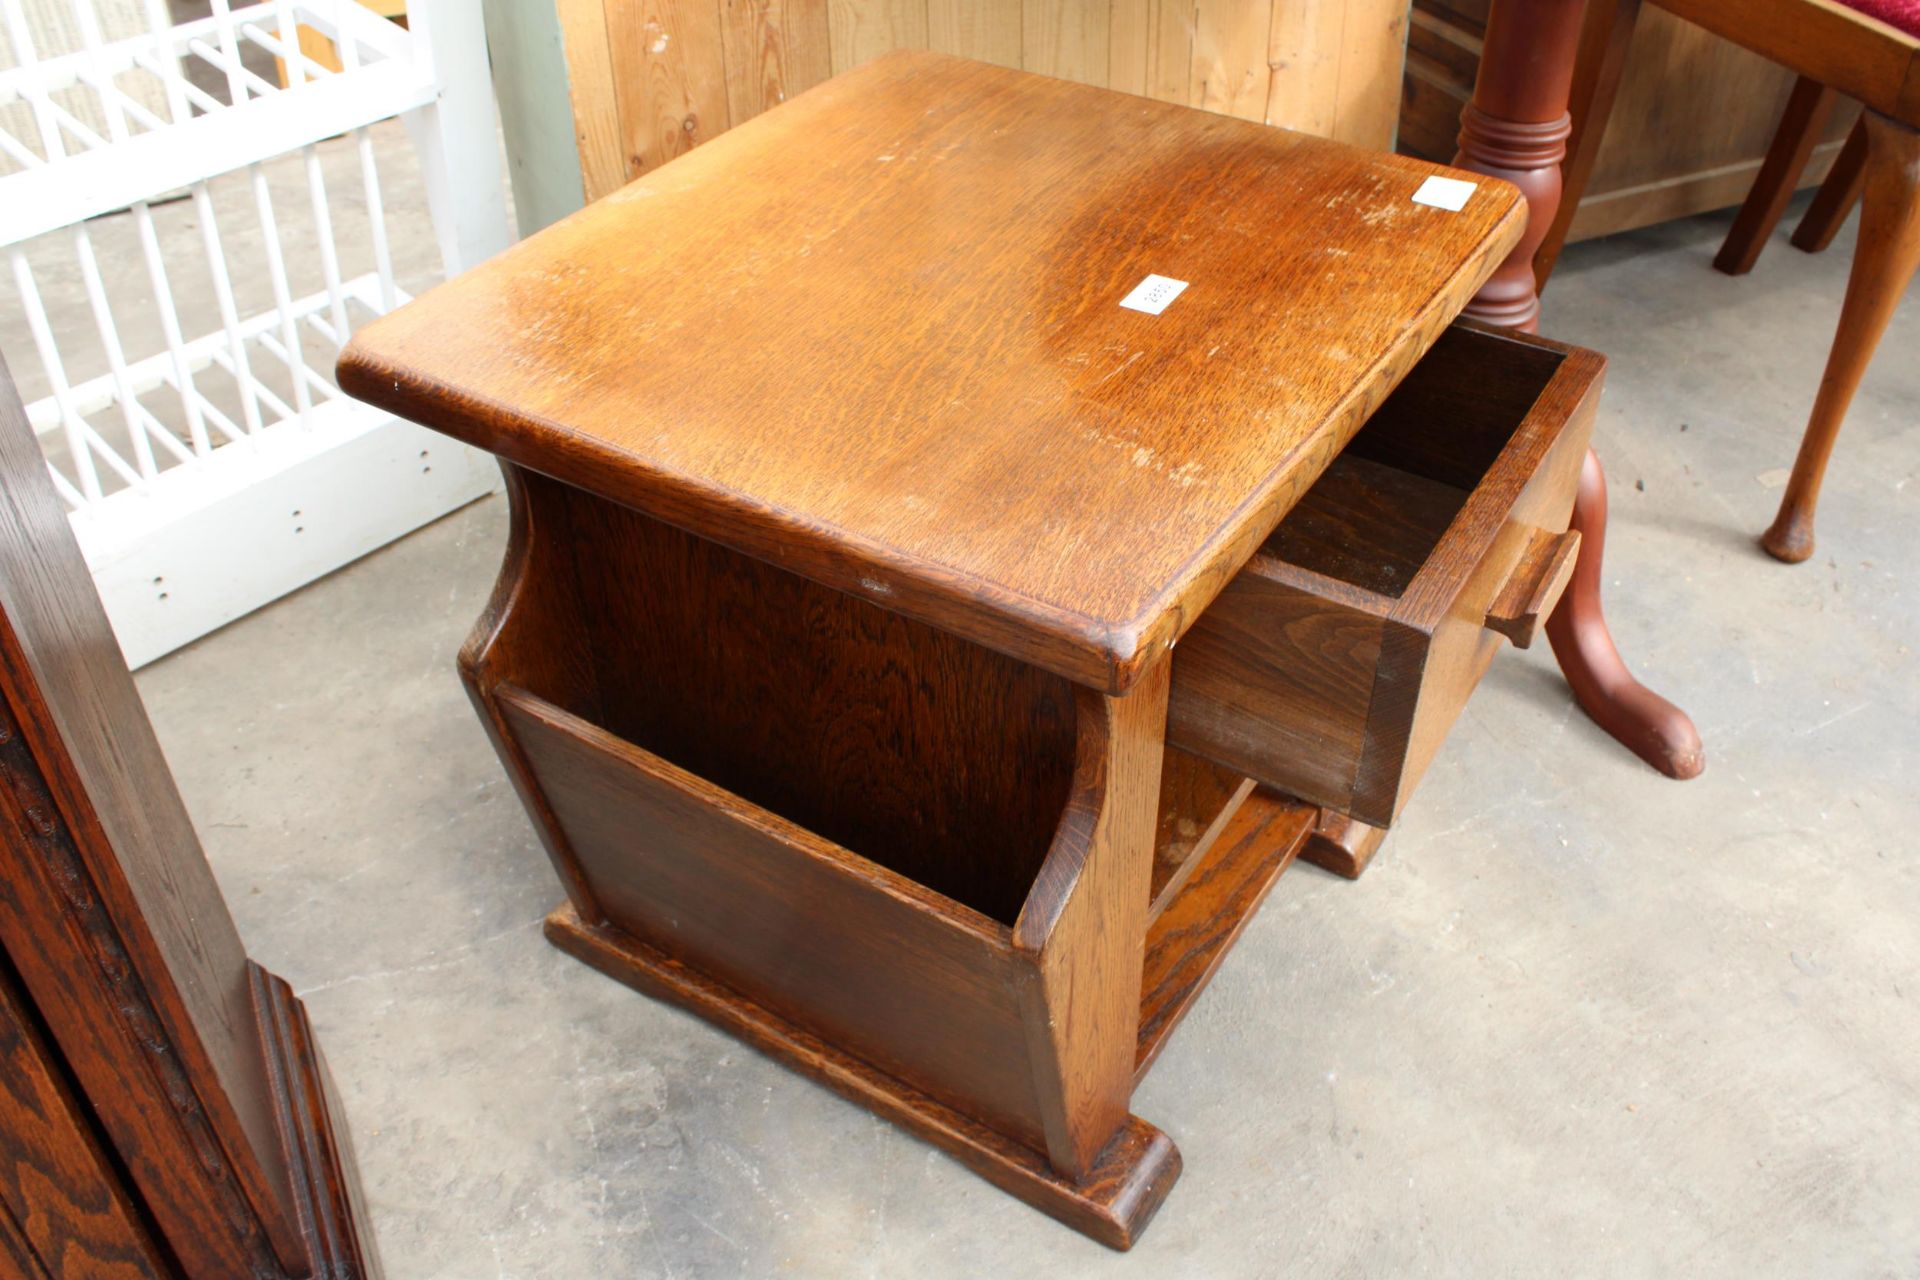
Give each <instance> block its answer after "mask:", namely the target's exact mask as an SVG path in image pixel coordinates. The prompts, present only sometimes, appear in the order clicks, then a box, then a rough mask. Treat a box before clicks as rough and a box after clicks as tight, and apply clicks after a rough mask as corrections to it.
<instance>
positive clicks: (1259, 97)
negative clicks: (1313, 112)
mask: <svg viewBox="0 0 1920 1280" xmlns="http://www.w3.org/2000/svg"><path fill="white" fill-rule="evenodd" d="M1291 2H1292V0H1282V3H1291ZM1272 29H1273V8H1272V6H1271V5H1268V4H1265V3H1252V4H1249V3H1248V2H1247V0H1198V3H1196V4H1195V5H1194V27H1193V73H1192V78H1191V80H1190V82H1189V84H1188V89H1187V101H1188V102H1189V103H1191V104H1192V105H1193V106H1196V107H1204V108H1206V109H1207V110H1208V111H1219V112H1223V113H1225V114H1227V115H1232V116H1239V117H1240V118H1241V119H1243V120H1264V119H1266V115H1267V89H1268V85H1269V83H1270V81H1271V80H1272V75H1271V73H1270V72H1269V71H1268V69H1267V38H1268V36H1269V35H1270V34H1271V32H1272Z"/></svg>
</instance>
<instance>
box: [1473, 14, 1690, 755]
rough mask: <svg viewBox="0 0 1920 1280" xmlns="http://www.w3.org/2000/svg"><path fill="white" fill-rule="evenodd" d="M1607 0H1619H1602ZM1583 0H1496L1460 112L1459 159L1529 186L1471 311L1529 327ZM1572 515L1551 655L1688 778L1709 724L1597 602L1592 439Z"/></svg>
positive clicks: (1599, 515)
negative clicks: (1634, 657) (1630, 657)
mask: <svg viewBox="0 0 1920 1280" xmlns="http://www.w3.org/2000/svg"><path fill="white" fill-rule="evenodd" d="M1600 2H1601V3H1608V2H1610V0H1600ZM1585 7H1586V0H1493V6H1492V9H1491V10H1490V11H1489V13H1488V15H1487V39H1486V45H1485V49H1484V52H1483V53H1482V54H1481V58H1480V74H1479V78H1478V79H1477V80H1476V81H1475V83H1474V87H1473V101H1472V102H1470V103H1469V104H1467V108H1466V110H1465V111H1463V112H1462V113H1461V116H1460V154H1459V156H1458V157H1456V158H1455V161H1454V163H1455V164H1457V165H1459V166H1460V167H1461V168H1464V169H1471V170H1473V171H1474V172H1476V173H1484V174H1488V175H1491V176H1493V177H1497V178H1504V179H1506V180H1507V181H1508V182H1511V183H1513V184H1514V185H1515V186H1517V187H1519V188H1520V190H1521V192H1522V193H1523V194H1525V196H1526V197H1527V209H1528V214H1529V225H1528V228H1527V234H1526V235H1524V236H1523V237H1521V239H1520V243H1519V244H1518V245H1516V246H1514V250H1513V252H1512V253H1511V254H1510V255H1509V256H1508V257H1507V260H1506V261H1505V262H1504V263H1502V264H1501V265H1500V268H1499V270H1497V271H1495V272H1494V273H1493V276H1492V277H1491V278H1490V279H1489V280H1488V281H1487V283H1486V285H1485V286H1484V287H1483V288H1482V289H1481V290H1480V292H1479V294H1478V295H1476V296H1475V297H1474V299H1473V301H1472V302H1470V303H1468V304H1467V309H1466V314H1467V315H1469V316H1471V317H1473V318H1474V319H1476V320H1483V321H1486V322H1487V323H1490V324H1498V325H1506V326H1509V327H1512V328H1516V329H1524V330H1527V331H1529V332H1531V331H1533V330H1535V329H1537V328H1538V327H1539V322H1540V298H1539V294H1538V293H1537V292H1536V290H1535V287H1534V275H1533V258H1534V253H1535V251H1536V250H1537V249H1538V248H1539V246H1540V243H1541V241H1542V240H1543V239H1545V237H1546V234H1547V228H1548V227H1550V226H1551V225H1552V224H1553V219H1554V215H1555V213H1557V212H1558V210H1559V207H1560V163H1561V161H1562V160H1563V159H1565V157H1566V149H1567V135H1568V134H1569V133H1570V132H1571V119H1570V117H1569V116H1568V114H1567V99H1568V96H1569V94H1570V93H1571V92H1572V88H1573V64H1574V57H1575V55H1576V54H1577V53H1578V51H1579V46H1580V26H1581V19H1582V15H1583V12H1584V10H1585ZM1573 527H1574V528H1576V529H1578V530H1579V531H1580V538H1581V542H1580V562H1579V565H1578V566H1577V567H1576V568H1575V570H1574V576H1573V581H1572V583H1571V584H1569V586H1568V587H1567V593H1566V595H1564V596H1562V597H1561V600H1560V607H1559V608H1558V609H1557V610H1556V611H1555V612H1554V615H1553V617H1552V618H1551V619H1549V621H1548V623H1547V636H1548V638H1549V639H1550V640H1551V641H1552V642H1553V654H1554V657H1555V658H1557V659H1559V662H1560V669H1561V670H1562V671H1563V672H1565V673H1566V677H1567V683H1568V684H1570V685H1572V686H1573V695H1574V698H1575V699H1576V700H1577V701H1578V702H1579V703H1580V706H1581V709H1582V710H1584V711H1585V712H1586V713H1587V714H1588V715H1589V716H1591V717H1592V718H1593V721H1594V723H1596V724H1598V725H1599V726H1600V727H1601V728H1602V729H1605V730H1606V731H1607V732H1608V733H1610V734H1612V735H1613V736H1614V737H1615V738H1617V739H1619V740H1620V742H1621V743H1622V744H1623V745H1624V746H1626V747H1627V749H1628V750H1630V751H1632V752H1633V753H1634V754H1635V755H1637V756H1639V757H1640V758H1641V759H1642V760H1645V761H1646V762H1647V763H1648V764H1650V765H1652V766H1653V767H1654V768H1656V769H1658V770H1660V772H1662V773H1664V774H1666V775H1667V776H1668V777H1671V778H1691V777H1693V776H1694V775H1696V774H1698V773H1699V772H1700V770H1701V769H1702V768H1703V767H1704V766H1705V763H1706V756H1705V753H1704V752H1703V751H1702V749H1701V746H1700V734H1699V732H1698V731H1697V730H1696V729H1695V728H1694V727H1693V721H1692V720H1690V719H1688V718H1687V714H1686V712H1684V711H1682V710H1680V708H1678V707H1676V706H1674V705H1673V704H1672V703H1671V702H1668V701H1667V700H1666V699H1665V698H1662V697H1661V696H1660V695H1659V694H1657V693H1654V692H1653V691H1652V690H1651V689H1648V688H1647V687H1646V686H1645V685H1643V684H1641V683H1640V682H1639V681H1638V680H1635V679H1634V678H1633V674H1632V673H1631V672H1630V671H1628V670H1627V666H1626V663H1624V662H1622V661H1621V659H1620V651H1619V650H1618V649H1616V648H1615V647H1614V643H1613V637H1612V635H1611V634H1610V633H1609V632H1608V630H1607V621H1606V617H1605V615H1604V614H1603V613H1602V611H1601V607H1600V557H1601V554H1602V552H1603V550H1604V549H1605V545H1606V530H1607V485H1606V477H1605V475H1604V473H1603V472H1602V471H1601V469H1600V459H1599V457H1598V455H1596V454H1594V453H1593V452H1592V451H1591V450H1589V451H1588V453H1587V461H1586V467H1585V470H1584V471H1583V472H1582V473H1581V477H1580V495H1579V497H1578V499H1577V500H1576V501H1575V503H1574V509H1573Z"/></svg>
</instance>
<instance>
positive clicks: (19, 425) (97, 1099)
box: [0, 366, 377, 1280]
mask: <svg viewBox="0 0 1920 1280" xmlns="http://www.w3.org/2000/svg"><path fill="white" fill-rule="evenodd" d="M0 686H3V688H0V695H3V696H0V766H4V767H0V836H3V837H4V840H0V873H4V874H0V881H4V883H5V885H6V890H7V891H6V892H5V893H0V944H3V945H4V946H5V948H6V950H7V953H8V955H9V956H10V957H11V959H12V961H13V964H14V966H15V967H16V969H17V971H18V973H19V977H20V981H21V985H22V988H23V990H24V991H25V992H26V993H27V995H28V996H29V997H30V998H31V999H32V1001H33V1003H34V1005H35V1007H36V1009H37V1011H38V1013H39V1016H40V1017H41V1018H42V1019H43V1021H44V1024H45V1026H46V1029H47V1032H48V1035H49V1037H50V1039H51V1041H52V1043H53V1044H54V1045H55V1046H56V1047H57V1049H58V1051H59V1053H60V1055H61V1057H62V1058H63V1060H64V1061H65V1062H66V1064H67V1067H68V1070H69V1071H70V1072H71V1075H72V1078H73V1081H74V1083H75V1086H76V1088H77V1089H78V1090H79V1091H80V1092H81V1093H82V1094H84V1095H85V1097H86V1099H87V1102H88V1104H89V1106H90V1109H91V1111H92V1113H93V1114H94V1115H95V1116H96V1117H97V1118H98V1121H99V1124H100V1127H101V1131H102V1132H103V1133H104V1135H105V1137H106V1140H107V1142H108V1143H109V1145H110V1146H111V1148H112V1149H113V1151H114V1152H115V1153H116V1155H117V1157H118V1161H119V1165H120V1167H121V1168H122V1169H124V1171H125V1175H124V1176H125V1177H126V1178H127V1180H128V1182H129V1184H130V1188H131V1192H132V1194H134V1195H136V1196H137V1198H138V1200H139V1201H140V1203H141V1204H142V1205H143V1206H144V1209H145V1212H146V1213H147V1214H148V1215H149V1216H150V1218H151V1221H152V1222H153V1223H154V1224H155V1226H156V1229H157V1232H158V1234H159V1235H160V1236H161V1237H163V1239H164V1241H165V1245H166V1247H167V1248H168V1250H169V1251H170V1253H171V1255H172V1258H173V1259H174V1260H175V1261H176V1263H177V1265H178V1266H179V1267H180V1268H181V1269H182V1270H183V1271H185V1272H186V1273H187V1274H191V1275H195V1276H201V1275H205V1276H222V1277H224V1276H230V1275H231V1276H252V1277H262V1278H270V1277H271V1278H277V1277H286V1278H288V1280H291V1278H292V1277H295V1276H302V1277H304V1276H309V1275H314V1274H316V1270H315V1268H316V1267H317V1266H318V1265H319V1263H320V1262H321V1261H322V1260H323V1259H330V1262H329V1265H330V1266H331V1268H332V1269H331V1270H329V1271H326V1272H324V1273H319V1274H325V1275H327V1276H328V1277H329V1278H330V1280H349V1278H350V1277H360V1276H373V1275H376V1274H377V1264H375V1263H374V1262H373V1261H372V1259H371V1256H370V1254H368V1255H366V1256H354V1255H353V1254H352V1253H351V1251H350V1250H351V1246H343V1247H342V1248H341V1249H334V1248H333V1247H332V1246H331V1245H330V1244H329V1243H328V1241H327V1240H326V1239H325V1238H322V1237H321V1236H316V1235H314V1234H312V1233H311V1232H310V1231H309V1230H308V1227H309V1226H319V1227H320V1228H321V1229H322V1230H323V1231H324V1230H325V1229H326V1227H325V1224H324V1223H323V1221H322V1218H321V1217H320V1216H318V1215H317V1214H316V1215H314V1216H313V1217H312V1218H311V1221H309V1220H308V1219H307V1218H306V1217H303V1213H305V1211H304V1210H303V1207H302V1205H303V1201H305V1202H308V1203H312V1204H319V1203H321V1202H323V1201H326V1200H328V1199H329V1198H331V1199H332V1200H333V1202H334V1203H336V1204H344V1203H346V1202H347V1200H348V1199H350V1194H349V1193H348V1192H347V1191H345V1190H344V1189H345V1188H349V1187H350V1186H351V1184H352V1178H353V1172H352V1170H351V1168H350V1167H348V1166H345V1165H342V1164H340V1163H339V1162H338V1161H337V1159H335V1158H334V1157H333V1156H330V1155H329V1154H328V1153H329V1151H330V1150H331V1151H333V1152H334V1153H336V1154H337V1152H338V1151H339V1148H337V1147H331V1148H330V1147H329V1146H327V1145H326V1144H321V1145H318V1146H312V1147H310V1148H308V1149H306V1150H302V1149H301V1148H300V1146H299V1131H300V1130H301V1129H303V1128H310V1129H312V1130H313V1131H315V1132H328V1133H331V1132H332V1131H333V1130H334V1129H335V1128H336V1127H337V1119H328V1118H323V1117H321V1116H319V1115H318V1114H317V1113H316V1112H314V1111H313V1108H315V1107H316V1106H318V1105H319V1103H320V1099H319V1095H318V1094H316V1093H315V1092H314V1091H313V1088H312V1085H313V1082H314V1080H315V1078H316V1073H317V1072H318V1071H319V1067H318V1064H317V1060H315V1061H313V1062H312V1063H310V1064H308V1065H304V1066H300V1067H299V1068H298V1069H297V1070H295V1071H292V1072H288V1071H287V1070H286V1069H285V1064H286V1060H287V1056H286V1053H285V1052H283V1051H282V1050H281V1049H279V1048H276V1045H277V1044H281V1043H284V1040H285V1037H284V1035H282V1034H280V1033H279V1032H277V1031H276V1028H275V1027H274V1025H273V1023H272V1019H273V1017H274V1016H275V1010H276V1008H277V1009H278V1010H279V1011H280V1013H281V1014H282V1015H285V1014H286V1012H287V1010H288V1009H289V1008H293V1007H297V1002H295V1001H293V999H292V996H291V994H290V993H287V992H284V991H282V992H281V993H279V994H278V995H277V996H276V997H275V999H274V1000H272V1001H268V1002H265V1003H263V1002H261V1001H259V1000H258V999H257V994H258V988H257V977H258V973H259V971H258V968H257V966H255V965H254V964H253V962H252V961H250V960H249V959H248V958H247V955H246V952H245V949H244V947H243V945H242V943H241V940H240V938H239V935H238V933H237V931H236V929H235V927H234V924H233V920H232V916H231V914H230V913H229V912H228V910H227V907H226V903H225V901H224V900H223V899H222V897H221V895H220V890H219V887H218V885H217V883H216V882H215V881H214V878H213V874H212V871H211V869H210V868H209V867H208V865H207V862H206V858H205V854H204V852H203V850H202V848H201V846H200V843H199V839H198V837H197V835H196V834H195V832H194V830H193V825H192V822H191V820H190V818H189V817H188V815H187V812H186V808H185V806H184V804H183V803H182V802H181V800H180V796H179V792H178V789H177V788H176V787H175V785H174V781H173V777H172V774H171V772H170V771H169V770H168V768H167V764H166V759H165V756H164V755H163V754H162V752H161V750H160V746H159V742H158V740H157V738H156V737H155V735H154V733H153V728H152V725H151V723H150V722H149V720H148V718H147V715H146V710H145V707H144V705H143V704H142V703H141V701H140V696H139V693H138V691H137V690H136V688H135V687H134V683H133V678H132V676H131V674H130V673H129V672H128V671H127V668H126V665H125V662H124V660H123V659H122V657H121V654H120V649H119V645H118V644H117V642H116V641H115V639H114V636H113V632H112V629H111V626H110V625H109V623H108V621H107V617H106V613H105V610H104V609H103V607H102V606H101V604H100V600H99V597H98V596H97V595H96V594H95V593H94V590H93V587H92V582H91V578H90V575H89V574H88V572H87V568H86V565H85V562H84V560H83V558H82V556H81V554H80V549H79V546H78V544H77V543H76V542H75V540H74V537H73V532H72V528H71V525H70V523H69V521H68V519H67V516H66V513H65V511H64V510H63V509H62V507H61V504H60V501H59V498H58V496H57V495H56V494H55V492H54V489H53V484H52V480H51V478H50V477H49V475H48V472H47V468H46V461H45V459H44V458H43V457H42V455H41V453H40V450H39V448H38V446H37V443H36V442H35V440H34V438H33V434H32V431H31V428H30V427H29V425H28V423H27V421H26V417H25V414H24V412H23V411H22V409H21V406H20V401H19V398H18V396H17V395H16V394H15V393H14V390H13V385H12V383H11V381H10V380H8V379H7V377H6V375H5V369H4V366H0ZM288 1016H290V1015H288ZM300 1025H302V1026H304V1024H300ZM301 1034H303V1035H304V1032H302V1033H301ZM295 1061H296V1062H297V1061H298V1059H297V1058H296V1059H295ZM345 1235H346V1233H345V1230H344V1228H342V1229H341V1230H339V1231H336V1232H335V1238H345ZM358 1243H361V1244H364V1241H359V1242H358Z"/></svg>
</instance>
